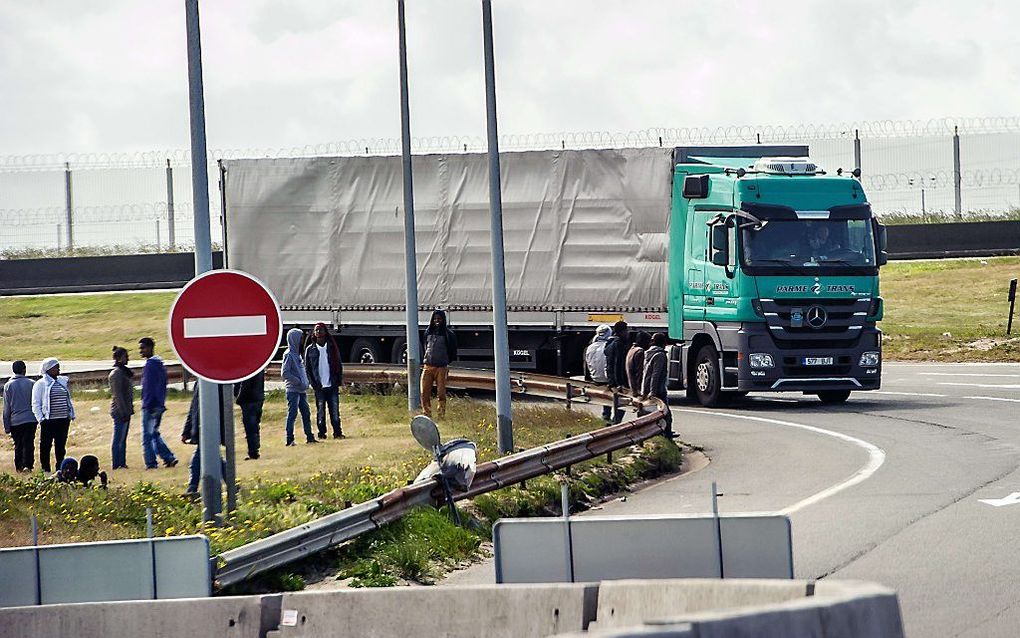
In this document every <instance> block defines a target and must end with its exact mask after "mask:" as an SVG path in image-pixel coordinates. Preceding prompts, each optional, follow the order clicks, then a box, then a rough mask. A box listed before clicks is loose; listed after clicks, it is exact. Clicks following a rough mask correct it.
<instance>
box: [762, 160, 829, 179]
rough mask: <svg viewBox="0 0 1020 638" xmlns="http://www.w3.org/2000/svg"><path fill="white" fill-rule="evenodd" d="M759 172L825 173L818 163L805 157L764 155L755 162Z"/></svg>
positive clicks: (777, 173) (778, 173)
mask: <svg viewBox="0 0 1020 638" xmlns="http://www.w3.org/2000/svg"><path fill="white" fill-rule="evenodd" d="M754 170H755V172H758V173H767V174H771V175H814V174H816V173H822V174H824V173H825V171H822V170H821V169H819V168H818V165H817V164H815V163H814V162H812V161H811V160H809V159H806V158H804V157H762V158H761V159H759V160H758V161H756V162H755V163H754Z"/></svg>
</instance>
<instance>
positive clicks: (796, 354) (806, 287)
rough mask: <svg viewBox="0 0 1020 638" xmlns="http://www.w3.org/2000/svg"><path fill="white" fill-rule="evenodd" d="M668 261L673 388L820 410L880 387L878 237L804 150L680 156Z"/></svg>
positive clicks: (859, 203)
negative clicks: (765, 396)
mask: <svg viewBox="0 0 1020 638" xmlns="http://www.w3.org/2000/svg"><path fill="white" fill-rule="evenodd" d="M675 161H676V162H677V163H676V165H675V169H674V179H673V197H672V211H671V218H670V230H669V234H670V254H669V282H670V285H669V300H668V306H669V336H670V338H671V339H673V340H675V341H676V342H677V343H676V344H675V345H674V346H672V348H671V349H670V364H669V382H670V388H671V389H675V390H678V389H681V388H686V389H687V394H688V396H689V397H690V398H692V399H694V400H697V401H698V402H700V403H701V404H703V405H706V406H716V405H721V404H723V403H725V402H726V401H727V399H729V398H731V397H734V396H739V395H743V394H746V393H748V392H786V391H799V392H803V393H805V394H815V395H818V397H819V398H820V399H821V400H822V401H823V402H826V403H839V402H842V401H845V400H846V399H847V398H848V397H849V396H850V393H851V392H852V391H859V390H876V389H878V388H879V387H880V386H881V376H882V361H881V359H882V355H881V351H882V333H881V331H880V330H879V329H878V327H877V325H876V324H877V322H878V321H879V320H880V319H881V318H882V311H883V307H882V298H881V297H880V296H879V285H878V274H879V273H878V271H879V267H880V266H882V265H883V264H885V262H886V259H887V257H886V253H885V250H884V249H885V230H884V228H883V227H882V226H881V224H879V223H878V221H877V220H876V219H875V217H874V216H873V214H872V211H871V206H870V205H869V204H868V201H867V198H866V197H865V194H864V190H863V188H862V187H861V184H860V182H859V181H858V179H855V177H859V176H860V172H859V171H858V170H855V171H853V175H849V174H848V175H844V174H842V173H843V171H842V170H840V171H838V174H835V175H833V174H828V173H826V172H824V171H823V170H822V169H821V168H820V167H818V166H816V165H815V164H814V163H813V162H811V161H810V160H809V159H807V148H806V147H763V146H752V147H740V148H720V147H711V148H708V147H706V148H700V149H699V148H680V149H677V154H676V156H675Z"/></svg>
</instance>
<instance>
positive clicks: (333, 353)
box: [305, 321, 346, 439]
mask: <svg viewBox="0 0 1020 638" xmlns="http://www.w3.org/2000/svg"><path fill="white" fill-rule="evenodd" d="M305 372H306V373H307V374H308V383H309V384H310V385H311V386H312V389H313V390H314V391H315V424H316V425H317V426H318V428H319V438H320V439H324V438H326V409H327V408H328V409H329V423H330V425H331V426H332V427H333V438H334V439H343V438H346V437H344V433H343V429H342V428H341V426H340V385H341V384H342V383H343V381H344V365H343V363H341V362H340V348H338V347H337V345H336V340H335V339H333V335H331V334H329V330H328V329H327V328H326V324H324V323H322V322H321V321H320V322H319V323H317V324H315V328H313V329H312V342H311V343H310V344H308V347H307V348H305Z"/></svg>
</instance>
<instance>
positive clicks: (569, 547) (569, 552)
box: [560, 482, 574, 583]
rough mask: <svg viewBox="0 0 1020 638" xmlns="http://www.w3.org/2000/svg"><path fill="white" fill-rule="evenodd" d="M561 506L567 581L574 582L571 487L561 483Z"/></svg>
mask: <svg viewBox="0 0 1020 638" xmlns="http://www.w3.org/2000/svg"><path fill="white" fill-rule="evenodd" d="M560 508H561V510H562V512H563V540H564V545H565V547H564V552H563V554H564V557H565V558H566V562H567V582H568V583H572V582H574V543H573V541H572V539H571V537H570V487H569V486H568V485H567V484H566V482H563V483H560Z"/></svg>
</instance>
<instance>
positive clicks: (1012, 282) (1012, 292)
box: [1006, 279, 1016, 336]
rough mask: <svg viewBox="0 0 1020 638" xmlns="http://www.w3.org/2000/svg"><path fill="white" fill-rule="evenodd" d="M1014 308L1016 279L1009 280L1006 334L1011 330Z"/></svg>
mask: <svg viewBox="0 0 1020 638" xmlns="http://www.w3.org/2000/svg"><path fill="white" fill-rule="evenodd" d="M1015 309H1016V279H1010V280H1009V318H1008V319H1007V320H1006V336H1009V335H1010V334H1011V333H1012V332H1013V311H1014V310H1015Z"/></svg>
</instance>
